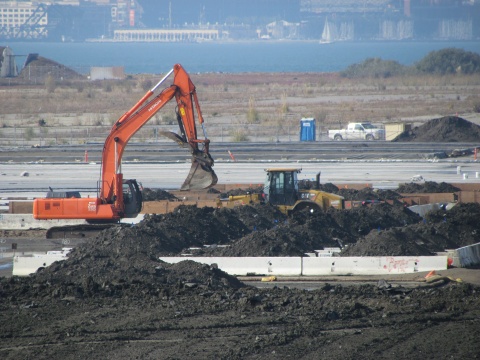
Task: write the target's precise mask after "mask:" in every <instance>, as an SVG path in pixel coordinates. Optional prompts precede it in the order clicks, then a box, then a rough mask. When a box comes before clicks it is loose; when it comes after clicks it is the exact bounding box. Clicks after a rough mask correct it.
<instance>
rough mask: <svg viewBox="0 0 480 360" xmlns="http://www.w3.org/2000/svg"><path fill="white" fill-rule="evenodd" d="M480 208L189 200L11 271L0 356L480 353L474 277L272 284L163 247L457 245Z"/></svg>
mask: <svg viewBox="0 0 480 360" xmlns="http://www.w3.org/2000/svg"><path fill="white" fill-rule="evenodd" d="M479 216H480V205H479V204H468V205H464V204H459V205H457V206H456V207H454V208H453V209H452V210H450V211H448V212H447V215H446V217H445V214H444V212H435V213H432V214H430V215H429V216H428V217H427V218H426V219H425V222H423V221H419V220H421V219H419V217H418V216H417V215H416V214H414V213H412V212H411V211H409V210H408V209H406V208H404V207H398V206H392V205H389V204H379V205H376V206H371V207H361V208H356V209H352V210H348V211H347V210H335V209H331V210H328V211H327V212H322V211H318V212H314V213H310V212H307V211H304V212H298V213H296V214H295V215H294V216H292V217H288V218H287V217H286V216H284V215H283V214H282V213H280V212H279V211H278V210H277V209H276V208H274V207H271V206H269V205H260V204H259V205H255V206H243V207H239V208H236V209H227V208H222V209H213V208H196V207H194V206H180V207H179V208H177V209H176V211H175V212H173V213H169V214H165V215H151V216H146V217H145V220H144V221H142V222H141V223H139V224H137V225H135V226H118V227H114V228H111V229H108V230H105V231H104V232H102V233H101V234H100V235H99V236H97V237H96V238H94V239H92V240H91V241H88V242H86V243H84V244H82V245H80V246H78V247H76V248H75V249H74V250H73V251H72V252H71V254H70V255H69V257H68V259H67V260H65V261H63V262H58V263H54V264H53V265H51V266H50V267H48V268H46V269H43V270H40V271H39V272H37V273H36V274H34V275H32V276H30V277H28V278H16V277H12V278H1V279H0V298H1V299H2V301H1V302H0V322H1V323H2V327H1V328H0V338H1V339H2V341H1V342H0V356H1V357H2V359H18V358H79V359H80V358H99V357H100V358H118V359H130V358H162V359H178V358H185V357H187V356H189V357H191V356H194V357H195V358H205V359H213V358H215V359H217V358H218V359H253V358H262V359H263V358H265V359H286V358H293V357H302V358H317V357H318V356H319V355H318V354H329V357H331V358H333V359H340V358H342V359H358V358H367V357H371V356H372V354H375V356H376V357H379V358H390V357H391V356H395V357H396V358H412V357H425V354H432V358H437V357H438V356H437V355H439V354H441V356H440V357H458V358H475V357H476V356H478V342H479V341H480V333H479V332H478V328H479V319H480V317H479V310H478V309H480V298H479V297H478V292H479V291H480V288H478V287H474V286H472V285H469V284H464V283H456V282H448V281H446V280H442V281H441V282H438V283H436V285H429V284H423V285H418V286H416V287H410V288H406V287H403V286H400V285H396V286H392V285H391V284H388V283H386V282H385V281H381V282H380V283H379V284H378V286H374V285H352V286H342V285H336V286H333V285H330V284H328V283H327V284H324V285H323V287H320V288H319V289H317V290H309V291H305V290H300V289H290V288H286V287H285V288H277V287H274V286H272V287H270V288H263V289H260V288H256V287H251V286H246V285H245V284H244V283H242V282H240V281H238V279H237V278H235V277H232V276H230V275H228V274H226V273H224V272H223V271H221V270H219V269H217V268H216V267H215V266H207V265H201V264H198V263H195V262H192V261H183V262H180V263H178V264H174V265H170V264H167V263H163V262H161V261H159V260H158V257H159V256H161V255H178V254H181V253H183V252H184V251H190V250H191V249H190V248H191V247H199V248H202V247H203V245H205V244H218V245H220V244H223V245H230V246H228V247H220V246H217V247H214V246H210V247H207V248H205V249H206V250H204V253H205V254H210V255H220V254H222V255H223V254H224V255H236V254H238V255H242V256H245V255H257V256H259V255H283V256H290V255H302V254H303V253H305V252H309V251H311V250H313V249H320V248H321V247H322V246H335V245H338V243H339V239H342V240H343V241H345V242H348V244H349V245H350V246H348V250H346V251H348V252H349V253H350V254H352V255H356V254H358V252H355V251H354V250H355V249H357V250H359V249H360V248H363V249H368V250H369V251H370V252H371V254H372V255H375V254H374V253H375V252H377V253H379V252H382V255H386V254H388V255H399V254H402V255H404V254H408V255H410V254H422V255H423V254H427V253H429V252H432V249H433V247H434V243H435V241H437V240H438V239H439V238H440V236H441V239H444V240H445V241H449V242H450V243H449V244H453V243H455V242H459V241H460V239H461V242H464V243H467V242H474V241H477V240H476V237H475V234H476V232H478V231H480V224H479V222H478V221H477V219H478V217H479ZM422 229H423V230H422ZM420 230H421V231H420ZM359 234H366V236H365V237H361V236H359ZM416 234H421V236H420V238H419V237H417V236H415V235H416ZM357 239H359V240H358V241H357ZM419 239H420V240H421V241H423V242H424V243H423V244H422V243H421V242H420V241H419ZM340 242H341V241H340ZM355 243H356V244H357V245H354V244H355ZM346 251H345V253H346ZM447 280H448V279H447ZM45 323H48V324H50V326H47V327H46V326H45ZM339 329H341V330H339Z"/></svg>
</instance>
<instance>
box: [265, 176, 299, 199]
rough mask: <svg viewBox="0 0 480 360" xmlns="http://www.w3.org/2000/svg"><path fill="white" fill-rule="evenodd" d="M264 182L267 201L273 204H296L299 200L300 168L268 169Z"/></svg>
mask: <svg viewBox="0 0 480 360" xmlns="http://www.w3.org/2000/svg"><path fill="white" fill-rule="evenodd" d="M265 171H266V172H267V178H266V180H265V184H264V188H263V189H264V190H263V191H264V195H265V200H266V202H268V203H270V204H272V205H287V206H289V205H290V206H291V205H294V204H295V202H296V201H297V200H298V178H297V174H298V173H299V172H300V170H299V169H266V170H265Z"/></svg>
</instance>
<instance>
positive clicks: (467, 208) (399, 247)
mask: <svg viewBox="0 0 480 360" xmlns="http://www.w3.org/2000/svg"><path fill="white" fill-rule="evenodd" d="M478 216H480V204H477V203H465V204H458V205H456V206H454V207H453V208H452V209H451V210H449V211H445V210H437V211H432V212H430V213H428V214H427V215H426V216H425V219H422V221H420V222H419V223H413V224H410V225H408V226H403V227H396V228H394V227H392V228H389V229H386V230H382V228H379V229H378V231H371V232H369V233H368V235H366V236H365V237H364V238H361V239H359V240H358V241H357V242H356V243H355V244H352V245H349V246H348V248H346V249H345V250H344V251H342V256H386V255H388V256H422V255H431V254H433V253H436V252H442V251H445V249H456V248H459V247H463V246H467V245H472V244H475V243H478V242H479V240H478V234H480V224H479V223H478Z"/></svg>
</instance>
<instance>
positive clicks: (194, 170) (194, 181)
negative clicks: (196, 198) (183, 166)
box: [180, 159, 218, 190]
mask: <svg viewBox="0 0 480 360" xmlns="http://www.w3.org/2000/svg"><path fill="white" fill-rule="evenodd" d="M217 181H218V178H217V174H215V171H213V169H212V168H211V167H210V166H208V165H205V164H201V163H200V162H199V161H198V160H195V159H194V160H193V161H192V167H191V168H190V172H189V173H188V176H187V178H186V179H185V182H184V183H183V185H182V187H181V188H180V190H201V189H208V188H209V187H212V186H214V185H215V184H216V183H217Z"/></svg>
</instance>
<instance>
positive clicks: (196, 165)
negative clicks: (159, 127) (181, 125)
mask: <svg viewBox="0 0 480 360" xmlns="http://www.w3.org/2000/svg"><path fill="white" fill-rule="evenodd" d="M160 135H163V136H166V137H168V138H169V139H172V140H173V141H175V142H176V143H177V144H178V145H180V146H181V147H188V148H190V151H191V152H192V167H191V168H190V172H189V173H188V176H187V178H186V179H185V181H184V183H183V185H182V187H181V188H180V190H201V189H208V188H210V187H212V186H214V185H215V184H216V183H217V181H218V178H217V175H216V174H215V171H213V169H212V165H213V159H212V158H211V157H210V155H209V154H205V153H203V152H201V151H199V150H197V149H193V148H192V147H191V146H190V144H189V143H188V142H185V141H184V140H183V139H182V137H181V136H179V135H178V134H175V133H173V132H170V131H160Z"/></svg>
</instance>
